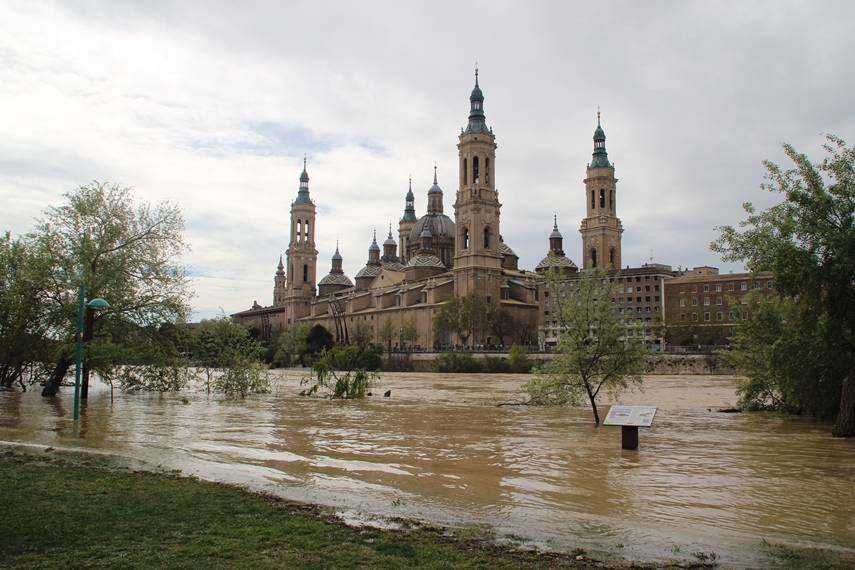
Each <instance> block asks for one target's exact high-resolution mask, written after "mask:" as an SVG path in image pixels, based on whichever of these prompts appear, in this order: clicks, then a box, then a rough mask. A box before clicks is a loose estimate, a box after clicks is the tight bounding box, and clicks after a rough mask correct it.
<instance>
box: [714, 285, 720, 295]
mask: <svg viewBox="0 0 855 570" xmlns="http://www.w3.org/2000/svg"><path fill="white" fill-rule="evenodd" d="M715 290H716V292H717V293H718V292H720V291H721V283H717V284H716V286H715Z"/></svg>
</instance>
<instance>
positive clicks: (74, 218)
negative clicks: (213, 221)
mask: <svg viewBox="0 0 855 570" xmlns="http://www.w3.org/2000/svg"><path fill="white" fill-rule="evenodd" d="M65 198H66V202H65V203H64V204H63V205H61V206H59V207H52V208H49V209H48V210H47V211H46V212H45V216H44V217H43V218H42V219H40V220H38V221H37V224H36V228H35V229H34V230H33V231H32V232H31V233H29V234H27V235H26V236H24V237H23V238H22V239H21V240H20V244H19V245H21V246H22V247H23V248H24V249H25V250H26V255H25V256H23V257H19V258H18V259H19V260H20V261H21V262H23V263H24V265H22V266H21V267H20V268H19V269H20V272H19V273H18V274H16V276H15V277H14V278H15V279H17V278H18V277H20V275H21V274H27V275H28V277H27V278H28V279H31V283H30V287H31V290H32V294H31V295H30V297H29V298H27V299H24V298H23V297H19V298H17V299H13V300H11V301H9V302H10V303H11V305H9V306H14V307H15V308H16V310H30V309H27V308H26V307H24V306H23V305H22V304H30V305H32V306H33V307H34V308H35V310H37V311H38V313H39V318H38V327H39V331H38V333H37V334H39V335H41V336H42V337H43V341H44V347H45V348H46V352H43V353H42V354H41V355H40V357H39V358H40V359H42V361H44V362H45V363H46V364H49V366H50V367H51V369H52V373H51V374H50V377H49V378H48V380H47V382H46V385H45V387H44V390H43V392H42V394H43V395H45V396H52V395H54V394H56V392H57V390H58V389H59V385H60V383H61V382H62V380H63V378H64V377H65V375H66V373H67V372H68V370H69V368H70V367H71V366H72V365H73V363H74V355H75V350H74V345H75V342H76V335H77V312H78V288H79V286H80V285H85V286H86V293H87V297H88V298H89V299H92V298H95V297H102V298H104V299H107V300H108V302H109V303H110V309H109V310H107V311H104V312H103V314H100V315H99V317H98V318H97V322H96V323H95V327H94V334H93V335H92V340H89V341H88V342H87V343H86V344H87V346H86V349H85V351H84V369H85V370H86V371H88V370H95V371H99V372H102V373H103V374H105V375H111V374H115V369H116V367H117V366H119V365H122V364H126V363H138V364H144V365H146V366H175V365H176V364H177V360H176V358H177V351H175V350H172V349H170V348H169V347H168V346H166V345H167V344H168V339H167V338H165V337H163V336H162V335H159V334H158V331H159V329H160V326H161V325H162V324H163V323H169V322H175V323H178V322H185V319H186V315H187V314H188V312H189V309H190V305H189V300H190V298H191V297H192V293H191V291H190V281H189V278H188V276H187V271H186V270H185V268H184V267H183V266H181V265H180V264H179V261H180V257H181V256H182V255H183V254H184V253H185V252H187V251H188V246H187V244H186V243H185V241H184V234H183V232H184V220H183V218H182V216H181V211H180V209H179V208H178V207H177V206H175V205H173V204H170V203H168V202H163V203H159V204H157V205H155V206H154V207H152V206H150V205H149V204H147V203H140V204H135V203H134V199H133V197H132V195H131V190H130V188H123V187H120V186H118V185H108V184H101V183H99V182H92V183H91V184H88V185H86V186H80V187H79V188H77V189H76V190H74V191H72V192H69V193H67V194H65ZM10 243H11V242H8V239H7V249H6V252H5V253H4V255H5V254H6V253H8V254H15V252H14V251H11V250H9V249H8V248H9V244H10ZM16 255H17V254H16ZM8 299H9V297H7V298H6V299H4V300H3V303H4V304H5V303H6V302H7V301H8ZM84 393H85V392H84Z"/></svg>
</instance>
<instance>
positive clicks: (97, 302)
mask: <svg viewBox="0 0 855 570" xmlns="http://www.w3.org/2000/svg"><path fill="white" fill-rule="evenodd" d="M86 306H87V307H89V308H91V309H109V308H110V303H108V302H107V301H105V300H104V299H101V298H98V299H92V300H91V301H89V302H88V303H86Z"/></svg>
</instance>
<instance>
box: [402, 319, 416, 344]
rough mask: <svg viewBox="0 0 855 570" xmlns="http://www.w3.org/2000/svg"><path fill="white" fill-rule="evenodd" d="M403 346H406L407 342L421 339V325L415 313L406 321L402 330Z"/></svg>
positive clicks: (414, 342) (412, 342) (413, 342)
mask: <svg viewBox="0 0 855 570" xmlns="http://www.w3.org/2000/svg"><path fill="white" fill-rule="evenodd" d="M400 336H401V338H400V341H401V346H406V343H410V344H411V345H412V344H416V343H418V341H419V326H418V323H417V322H416V316H415V315H413V316H411V317H410V318H409V320H407V322H405V323H404V326H403V327H401V331H400Z"/></svg>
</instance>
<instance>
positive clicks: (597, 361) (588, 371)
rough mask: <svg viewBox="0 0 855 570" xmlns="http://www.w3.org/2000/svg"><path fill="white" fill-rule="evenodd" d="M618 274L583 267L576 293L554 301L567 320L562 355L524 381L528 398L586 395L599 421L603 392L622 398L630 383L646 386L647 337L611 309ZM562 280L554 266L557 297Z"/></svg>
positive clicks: (550, 278) (576, 399)
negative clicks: (637, 333) (611, 276)
mask: <svg viewBox="0 0 855 570" xmlns="http://www.w3.org/2000/svg"><path fill="white" fill-rule="evenodd" d="M614 277H615V278H614V279H609V278H608V275H607V273H606V272H605V271H603V270H593V269H588V270H586V271H583V272H582V277H581V279H580V280H579V286H578V287H577V288H576V289H575V291H574V294H573V295H570V296H568V297H566V298H565V300H564V301H560V302H558V303H556V304H555V305H554V306H553V311H554V312H557V313H558V315H556V317H557V320H558V321H559V322H561V323H562V324H563V326H562V330H561V331H559V333H558V344H557V346H556V352H557V353H558V354H557V355H556V357H555V359H554V360H552V361H551V362H549V363H548V364H546V365H545V366H544V367H543V368H542V369H541V370H539V371H538V372H537V377H536V378H534V379H533V380H531V381H530V382H528V383H526V384H524V385H523V386H522V390H523V391H524V392H526V393H527V394H528V396H529V398H530V401H529V403H531V404H538V405H541V404H557V405H578V404H580V403H581V402H582V401H583V400H584V399H585V398H587V400H588V402H589V403H590V404H591V408H592V409H593V412H594V421H595V423H597V424H599V423H600V415H599V412H598V410H597V397H598V396H599V395H600V393H601V392H603V391H605V392H608V393H610V394H611V396H612V397H617V396H619V395H620V393H621V392H623V391H624V390H626V389H628V388H630V387H631V386H638V387H640V386H641V384H642V378H641V373H642V368H643V360H644V355H645V354H647V352H648V350H647V348H646V346H645V343H644V341H643V339H642V338H637V337H635V336H630V335H629V334H628V332H629V330H628V328H627V327H625V326H624V325H623V324H622V323H621V322H620V320H619V317H618V315H617V314H616V313H615V312H614V310H613V309H612V308H611V303H610V300H611V298H612V297H613V296H615V294H616V293H617V278H616V276H614ZM561 280H562V279H561V276H560V275H559V274H558V273H557V272H556V271H554V270H552V269H550V271H549V273H548V274H547V283H548V285H549V288H550V291H551V292H552V297H553V298H555V299H560V297H559V293H558V292H559V291H560V285H561ZM601 300H602V302H600V301H601Z"/></svg>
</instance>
